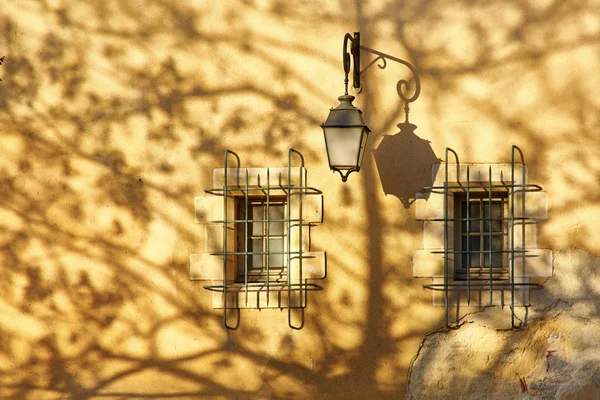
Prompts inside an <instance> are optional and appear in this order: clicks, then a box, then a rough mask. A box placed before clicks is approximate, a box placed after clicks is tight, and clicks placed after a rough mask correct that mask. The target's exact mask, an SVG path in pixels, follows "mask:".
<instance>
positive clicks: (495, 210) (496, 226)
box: [483, 201, 502, 232]
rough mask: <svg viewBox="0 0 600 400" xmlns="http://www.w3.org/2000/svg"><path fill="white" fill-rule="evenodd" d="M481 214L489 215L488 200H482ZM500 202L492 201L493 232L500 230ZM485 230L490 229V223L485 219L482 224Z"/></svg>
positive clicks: (485, 216)
mask: <svg viewBox="0 0 600 400" xmlns="http://www.w3.org/2000/svg"><path fill="white" fill-rule="evenodd" d="M483 209H484V211H483V216H484V218H489V217H490V211H489V209H490V204H489V202H487V201H486V202H484V204H483ZM501 218H502V203H500V202H497V201H496V202H492V231H493V232H502V219H501ZM484 229H485V232H489V231H490V223H489V222H488V221H485V226H484Z"/></svg>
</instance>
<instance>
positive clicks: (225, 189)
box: [223, 151, 229, 328]
mask: <svg viewBox="0 0 600 400" xmlns="http://www.w3.org/2000/svg"><path fill="white" fill-rule="evenodd" d="M228 154H229V153H228V152H227V151H225V162H224V164H225V177H224V178H225V179H224V181H223V324H224V325H225V327H227V328H229V326H228V325H227V224H228V223H229V222H228V221H229V218H228V217H227V216H228V210H227V197H228V196H229V192H228V190H229V189H228V182H227V168H228V165H227V155H228Z"/></svg>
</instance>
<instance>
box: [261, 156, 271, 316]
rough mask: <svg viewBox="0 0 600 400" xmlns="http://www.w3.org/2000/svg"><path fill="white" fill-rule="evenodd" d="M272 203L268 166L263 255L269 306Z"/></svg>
mask: <svg viewBox="0 0 600 400" xmlns="http://www.w3.org/2000/svg"><path fill="white" fill-rule="evenodd" d="M270 203H271V170H270V169H269V168H267V207H266V212H267V215H266V218H264V220H266V229H264V226H265V225H264V224H265V222H262V224H263V234H265V232H266V236H267V243H266V253H267V254H266V255H263V256H262V258H263V261H265V262H266V264H267V307H268V306H269V300H270V297H271V296H270V291H269V289H270V281H271V273H270V272H269V258H270V257H269V256H270V244H271V239H270V237H269V235H270V232H269V228H270V225H271V223H270V219H271V218H270V214H269V205H270Z"/></svg>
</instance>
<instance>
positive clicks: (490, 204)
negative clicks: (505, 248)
mask: <svg viewBox="0 0 600 400" xmlns="http://www.w3.org/2000/svg"><path fill="white" fill-rule="evenodd" d="M488 188H489V193H488V224H489V225H488V228H489V229H488V232H489V234H490V237H489V239H490V254H489V259H488V260H489V263H490V305H492V304H493V301H494V294H493V292H494V277H493V275H492V259H493V256H492V247H493V246H492V166H491V165H490V166H489V170H488ZM500 255H502V253H501V254H500Z"/></svg>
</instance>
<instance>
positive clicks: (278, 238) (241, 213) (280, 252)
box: [236, 197, 287, 283]
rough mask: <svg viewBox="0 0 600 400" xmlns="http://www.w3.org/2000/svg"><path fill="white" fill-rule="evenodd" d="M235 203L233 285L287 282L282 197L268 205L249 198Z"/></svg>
mask: <svg viewBox="0 0 600 400" xmlns="http://www.w3.org/2000/svg"><path fill="white" fill-rule="evenodd" d="M236 203H237V204H236V220H237V221H238V223H236V236H237V240H236V244H237V248H236V252H237V253H238V255H237V278H236V281H237V282H240V283H244V282H267V281H268V282H286V277H287V265H286V264H287V256H286V255H287V253H286V247H287V243H286V239H287V233H286V222H285V212H286V199H285V197H283V198H280V197H271V198H269V200H268V201H267V198H266V197H260V198H256V199H253V198H250V197H249V198H248V200H247V201H246V200H245V199H244V198H241V199H238V201H237V202H236ZM239 253H242V254H239Z"/></svg>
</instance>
